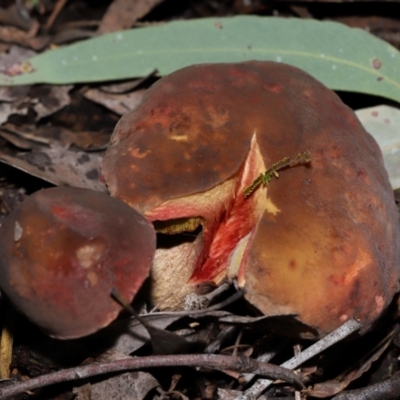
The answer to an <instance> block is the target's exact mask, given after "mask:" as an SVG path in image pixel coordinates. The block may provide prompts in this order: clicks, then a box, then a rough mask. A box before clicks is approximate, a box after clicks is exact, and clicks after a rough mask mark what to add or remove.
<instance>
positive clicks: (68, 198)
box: [0, 187, 155, 339]
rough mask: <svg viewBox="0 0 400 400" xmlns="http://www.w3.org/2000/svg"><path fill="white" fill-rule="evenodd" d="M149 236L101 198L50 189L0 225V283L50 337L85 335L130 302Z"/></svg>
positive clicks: (142, 272)
mask: <svg viewBox="0 0 400 400" xmlns="http://www.w3.org/2000/svg"><path fill="white" fill-rule="evenodd" d="M154 251H155V233H154V230H153V228H152V226H151V224H150V223H149V222H148V221H147V220H146V219H145V218H144V217H142V216H141V215H140V214H139V213H138V212H136V211H135V210H133V209H132V208H131V207H129V206H128V205H126V204H125V203H123V202H122V201H120V200H118V199H115V198H112V197H110V196H108V195H107V194H105V193H100V192H95V191H91V190H86V189H77V188H67V187H58V188H52V189H45V190H41V191H39V192H36V193H34V194H33V195H32V196H30V197H28V198H27V199H26V200H25V201H24V202H23V203H21V204H20V205H19V206H18V207H17V208H16V209H15V210H13V211H12V212H11V214H10V215H9V216H8V217H7V218H6V219H5V221H4V223H3V224H2V226H1V228H0V286H1V289H2V290H4V292H5V293H6V295H7V296H8V297H9V298H10V299H11V301H12V302H13V303H14V304H15V305H16V306H17V307H18V308H19V309H20V310H21V311H22V312H23V313H24V314H25V315H26V316H27V317H28V318H30V319H31V320H32V321H33V322H34V323H36V324H37V325H38V326H39V327H41V329H43V330H44V331H45V332H46V333H48V334H49V335H50V336H52V337H55V338H60V339H71V338H77V337H81V336H85V335H88V334H90V333H92V332H95V331H97V330H98V329H100V328H102V327H104V326H106V325H108V324H109V323H110V322H111V321H113V320H114V319H115V318H116V317H117V315H118V314H119V312H120V311H121V307H120V306H119V305H118V304H117V303H116V302H115V301H114V300H113V299H112V298H111V297H110V291H111V289H112V288H116V289H117V290H118V291H119V293H120V294H121V296H122V297H123V298H125V299H127V300H129V301H131V300H132V299H133V297H134V295H135V294H136V293H137V291H138V290H139V288H140V287H141V285H142V283H143V281H144V280H145V279H146V278H147V277H148V275H149V271H150V266H151V261H152V258H153V255H154Z"/></svg>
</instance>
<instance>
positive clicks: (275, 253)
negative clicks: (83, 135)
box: [102, 61, 400, 336]
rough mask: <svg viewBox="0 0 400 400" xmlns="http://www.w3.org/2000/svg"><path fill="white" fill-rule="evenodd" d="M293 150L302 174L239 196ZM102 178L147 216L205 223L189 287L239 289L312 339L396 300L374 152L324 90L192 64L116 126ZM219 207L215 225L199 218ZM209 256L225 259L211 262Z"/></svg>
mask: <svg viewBox="0 0 400 400" xmlns="http://www.w3.org/2000/svg"><path fill="white" fill-rule="evenodd" d="M304 151H309V152H310V153H311V157H312V160H311V162H310V163H309V164H308V165H299V166H295V167H292V168H287V169H286V170H282V171H280V172H279V179H275V178H273V180H272V181H271V182H270V183H269V185H268V187H267V189H265V188H262V187H260V188H258V189H256V191H255V193H253V195H251V196H249V199H246V200H243V196H242V195H243V187H245V186H246V185H248V184H249V183H251V182H252V181H253V180H254V178H255V177H257V176H258V175H259V173H262V172H265V169H266V168H268V167H269V166H271V165H272V164H274V163H276V162H277V161H279V160H281V159H282V158H284V157H295V156H296V155H297V154H298V153H301V152H304ZM257 157H259V158H260V159H259V160H258V159H257ZM102 176H103V178H104V180H105V182H106V184H107V185H108V188H109V190H110V193H111V194H112V195H113V196H116V197H118V198H120V199H122V200H123V201H125V202H127V203H128V204H130V205H132V206H135V208H137V209H138V210H140V211H141V212H143V213H144V214H145V215H146V216H147V217H148V218H149V219H151V220H172V219H177V218H183V217H186V218H190V217H204V221H205V222H204V232H203V233H204V239H203V246H206V247H207V246H208V248H207V249H206V250H204V249H203V252H202V253H201V254H202V256H201V260H200V261H199V260H197V262H196V265H195V266H193V267H190V266H188V267H187V268H189V269H190V268H192V270H191V272H190V279H189V282H192V283H196V284H199V283H202V282H211V283H214V284H219V283H220V282H221V281H223V280H226V279H237V280H238V284H239V286H242V287H244V288H245V290H246V298H247V299H248V300H249V301H250V302H251V303H252V304H253V305H254V306H256V307H257V308H258V309H259V310H261V311H262V312H263V313H264V314H266V315H283V314H296V315H297V319H298V320H299V321H301V322H303V323H304V324H306V325H308V326H309V327H310V332H309V333H310V334H311V335H314V336H323V335H325V334H327V333H329V332H331V331H333V330H334V329H336V328H337V327H338V326H340V325H341V324H342V323H344V322H345V321H346V320H348V319H350V318H357V319H360V320H361V322H362V323H363V324H364V330H366V329H368V328H369V327H370V326H371V324H372V323H373V322H374V321H375V320H376V319H377V318H378V317H379V315H381V313H382V312H383V310H384V309H385V307H386V306H387V305H388V303H389V302H390V301H391V299H392V297H393V295H394V293H395V292H396V291H397V290H398V279H399V273H400V271H399V268H400V244H399V243H400V233H399V222H398V213H397V210H396V207H395V202H394V198H393V192H392V190H391V187H390V184H389V181H388V175H387V173H386V170H385V168H384V165H383V159H382V155H381V152H380V149H379V147H378V145H377V144H376V142H375V141H374V139H373V138H372V137H371V136H370V135H369V134H368V133H367V132H366V131H365V130H364V128H363V127H362V125H361V124H360V122H359V121H358V119H357V117H356V116H355V114H354V113H353V111H352V110H351V109H350V108H349V107H347V106H346V105H344V104H343V103H342V102H341V100H340V99H339V97H338V96H337V95H336V94H335V93H334V92H332V91H331V90H329V89H328V88H326V87H325V86H324V85H323V84H321V83H320V82H318V81H317V80H315V79H314V78H313V77H311V76H310V75H308V74H307V73H305V72H303V71H301V70H300V69H298V68H295V67H292V66H289V65H285V64H281V63H273V62H258V61H250V62H243V63H236V64H201V65H194V66H190V67H186V68H183V69H181V70H179V71H176V72H174V73H172V74H171V75H169V76H167V77H164V78H162V79H161V80H159V81H158V82H157V83H155V84H154V85H153V86H152V87H151V88H150V89H149V90H148V91H147V93H146V95H145V96H144V97H143V99H142V102H141V103H140V105H139V106H138V107H136V108H135V109H134V110H133V111H132V112H130V113H128V114H127V115H125V116H124V117H122V119H121V120H120V121H119V123H118V125H117V126H116V128H115V131H114V133H113V136H112V139H111V142H110V146H109V149H108V150H107V152H106V155H105V157H104V160H103V164H102ZM230 181H232V182H234V183H233V184H232V185H231V186H229V190H230V191H231V192H232V193H231V194H230V198H231V200H230V201H229V202H228V200H227V197H225V198H224V200H223V201H220V200H219V199H218V196H219V195H220V191H218V190H217V188H222V185H223V184H224V182H230ZM246 182H247V183H246ZM221 190H222V189H221ZM207 193H208V194H209V195H208V197H207ZM196 196H197V197H196ZM199 196H200V197H199ZM201 196H203V197H201ZM199 198H201V199H202V200H201V201H199ZM205 198H208V201H209V202H208V203H207V204H205V202H204V201H205V200H204V199H205ZM210 198H211V200H210ZM252 198H253V200H252ZM190 199H193V201H192V202H191V200H190ZM246 201H247V202H248V203H246ZM220 203H221V204H222V203H223V204H224V206H223V207H225V208H224V210H225V211H224V215H223V216H222V217H221V215H222V214H219V215H218V216H215V214H216V212H214V211H215V210H211V211H210V209H211V208H212V207H213V204H220ZM246 204H247V205H246ZM221 207H222V206H221ZM217 208H218V207H217V206H215V209H217ZM252 210H255V211H254V212H253V211H252ZM218 212H219V211H218ZM213 213H214V214H213ZM213 215H214V219H215V220H216V221H217V222H214V223H213V224H214V225H212V223H211V222H210V221H211V220H212V219H213ZM227 215H228V216H227ZM207 223H208V225H207ZM210 224H211V225H210ZM215 224H217V225H218V224H219V225H222V224H224V226H225V228H224V229H225V230H224V231H223V234H222V233H221V234H219V235H218V234H215V233H214V232H216V231H218V229H219V227H216V226H215ZM246 225H250V226H248V227H246V229H245V228H244V227H245V226H246ZM221 229H222V228H221ZM221 232H222V231H221ZM217 236H218V237H217ZM222 236H224V237H229V240H230V241H231V242H234V244H233V245H228V244H227V240H228V239H226V240H225V241H224V242H223V243H222V239H221V237H222ZM218 241H219V242H218ZM204 243H205V244H204ZM210 243H211V244H210ZM219 243H222V244H219ZM217 247H218V248H219V250H221V248H223V249H226V250H221V251H220V253H222V252H223V251H226V252H228V253H229V254H228V256H226V257H225V258H224V259H223V260H222V258H221V257H222V256H221V257H219V258H218V257H214V258H213V257H211V259H212V260H213V262H214V263H213V264H212V265H211V263H210V262H208V261H207V258H210V257H209V255H207V252H209V253H210V254H211V253H212V252H214V253H217V250H216V248H217ZM239 250H240V251H239ZM214 253H213V254H214ZM239 253H240V257H239V256H238V254H239ZM238 257H239V258H240V260H239V261H238V260H237V258H238ZM233 258H235V262H233V261H232V259H233ZM233 264H235V266H232V265H233ZM237 264H239V265H237ZM213 268H214V269H215V270H216V271H217V272H215V273H214V272H213ZM223 270H224V271H225V272H224V271H223ZM223 272H224V273H223ZM165 274H168V272H165ZM170 290H171V289H170Z"/></svg>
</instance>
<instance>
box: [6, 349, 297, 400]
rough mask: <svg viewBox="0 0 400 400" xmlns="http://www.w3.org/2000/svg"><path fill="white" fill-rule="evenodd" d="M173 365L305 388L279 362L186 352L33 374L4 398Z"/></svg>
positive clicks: (8, 390) (14, 385)
mask: <svg viewBox="0 0 400 400" xmlns="http://www.w3.org/2000/svg"><path fill="white" fill-rule="evenodd" d="M170 366H187V367H205V368H213V369H218V370H227V369H229V370H233V371H238V372H251V373H254V374H257V375H262V376H265V377H269V378H272V379H280V380H284V381H286V382H289V383H291V384H294V385H296V386H297V387H300V388H304V385H303V384H302V383H301V381H300V379H299V377H298V376H296V374H294V373H293V372H292V371H290V370H288V369H285V368H282V367H279V366H277V365H272V364H267V363H260V362H259V361H256V360H253V359H251V358H247V357H229V356H222V355H215V354H188V355H187V354H185V355H173V356H149V357H140V358H128V359H123V360H117V361H113V362H109V363H93V364H91V365H86V366H82V367H76V368H69V369H64V370H62V371H58V372H54V373H51V374H47V375H42V376H39V377H37V378H33V379H31V380H29V381H25V382H18V383H15V384H13V385H10V386H6V387H4V388H2V389H1V390H0V399H6V398H8V397H10V396H15V395H17V394H20V393H23V392H25V391H28V390H33V389H37V388H41V387H44V386H49V385H53V384H55V383H60V382H67V381H72V380H76V379H84V378H89V377H91V376H96V375H102V374H107V373H110V372H117V371H127V370H137V369H143V368H150V367H170Z"/></svg>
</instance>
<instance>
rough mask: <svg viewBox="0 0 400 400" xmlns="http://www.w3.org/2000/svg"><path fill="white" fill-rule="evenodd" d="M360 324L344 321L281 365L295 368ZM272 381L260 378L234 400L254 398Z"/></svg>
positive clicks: (353, 321)
mask: <svg viewBox="0 0 400 400" xmlns="http://www.w3.org/2000/svg"><path fill="white" fill-rule="evenodd" d="M361 326H362V325H361V324H360V323H359V322H357V321H356V320H354V319H351V320H349V321H347V322H345V323H344V324H343V325H342V326H340V327H339V328H338V329H336V330H335V331H333V332H332V333H330V334H329V335H327V336H325V337H324V338H323V339H321V340H319V341H318V342H316V343H314V344H313V345H312V346H310V347H308V348H307V349H305V350H304V351H302V352H301V353H299V354H298V355H296V356H294V357H293V358H291V359H290V360H288V361H286V362H284V363H283V364H282V365H281V367H284V368H288V369H295V368H297V367H299V366H300V365H301V364H303V363H304V362H305V361H307V360H309V359H310V358H312V357H314V356H316V355H317V354H320V353H321V352H322V351H324V350H325V349H327V348H328V347H330V346H332V345H333V344H335V343H337V342H339V341H340V340H342V339H344V338H345V337H347V336H349V335H350V334H352V333H353V332H356V331H358V330H359V329H360V328H361ZM272 383H273V381H271V380H269V379H260V380H258V381H257V382H256V383H255V384H254V385H253V386H252V387H251V388H250V389H248V390H246V392H245V393H243V395H241V396H238V397H236V398H235V400H249V399H256V398H257V397H258V396H259V395H260V394H261V393H262V392H263V391H264V390H265V389H266V388H267V387H269V386H270V385H271V384H272Z"/></svg>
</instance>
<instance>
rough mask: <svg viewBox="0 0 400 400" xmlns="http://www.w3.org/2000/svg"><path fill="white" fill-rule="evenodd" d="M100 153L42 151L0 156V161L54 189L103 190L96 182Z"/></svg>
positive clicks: (97, 180) (104, 189)
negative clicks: (50, 185) (42, 181)
mask: <svg viewBox="0 0 400 400" xmlns="http://www.w3.org/2000/svg"><path fill="white" fill-rule="evenodd" d="M101 158H102V155H101V154H98V153H89V154H87V153H84V152H79V151H70V150H64V149H61V148H57V149H42V150H40V151H32V152H30V153H20V154H17V155H16V156H10V155H6V154H0V161H2V162H4V163H6V164H8V165H11V166H13V167H15V168H18V169H20V170H22V171H25V172H27V173H28V174H31V175H33V176H36V177H38V178H41V179H43V180H45V181H47V182H50V183H53V184H54V185H57V186H75V187H80V188H87V189H93V190H98V191H106V187H105V185H104V184H103V183H102V182H100V180H99V177H100V176H99V171H100V160H101Z"/></svg>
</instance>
